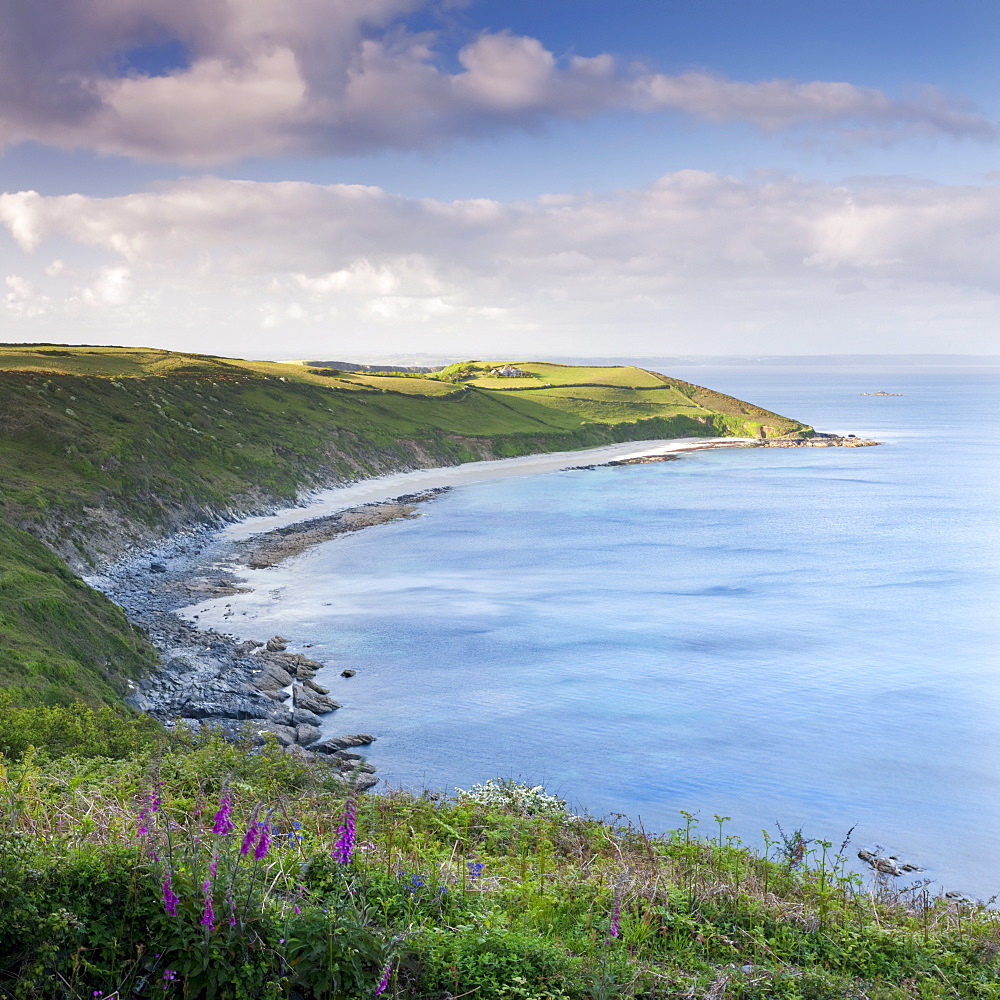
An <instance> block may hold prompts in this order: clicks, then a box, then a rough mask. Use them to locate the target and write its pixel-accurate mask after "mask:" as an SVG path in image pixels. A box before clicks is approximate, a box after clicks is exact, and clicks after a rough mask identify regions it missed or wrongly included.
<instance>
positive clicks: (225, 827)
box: [212, 790, 235, 836]
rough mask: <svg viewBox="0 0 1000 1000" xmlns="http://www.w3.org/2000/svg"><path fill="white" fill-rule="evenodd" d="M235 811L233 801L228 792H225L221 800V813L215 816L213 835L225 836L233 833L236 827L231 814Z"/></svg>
mask: <svg viewBox="0 0 1000 1000" xmlns="http://www.w3.org/2000/svg"><path fill="white" fill-rule="evenodd" d="M232 811H233V800H232V799H231V798H230V797H229V792H228V790H226V791H223V793H222V798H220V799H219V811H218V812H217V813H216V814H215V823H214V824H213V826H212V833H221V834H222V835H223V836H225V835H226V834H227V833H232V832H233V830H234V829H235V827H234V826H233V821H232V820H231V819H230V818H229V814H230V813H231V812H232Z"/></svg>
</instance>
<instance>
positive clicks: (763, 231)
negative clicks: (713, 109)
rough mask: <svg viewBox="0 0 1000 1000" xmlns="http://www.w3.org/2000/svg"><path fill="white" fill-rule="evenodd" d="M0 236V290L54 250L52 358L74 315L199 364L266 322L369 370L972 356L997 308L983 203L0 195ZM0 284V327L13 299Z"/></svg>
mask: <svg viewBox="0 0 1000 1000" xmlns="http://www.w3.org/2000/svg"><path fill="white" fill-rule="evenodd" d="M0 221H2V222H3V223H4V224H5V225H6V227H7V228H8V230H9V231H10V233H11V234H12V236H13V237H14V239H15V240H16V241H17V244H18V245H19V247H20V250H13V251H12V254H13V256H12V258H11V262H10V265H9V267H10V269H11V270H12V271H13V270H16V271H17V272H18V273H29V270H30V267H31V266H33V265H32V262H33V259H34V257H33V255H34V253H35V252H36V251H37V250H38V249H39V248H41V247H43V246H44V244H45V242H46V241H47V240H58V241H59V242H60V252H61V253H62V256H63V257H64V258H66V260H67V263H66V265H65V274H71V275H73V281H76V282H77V284H76V285H73V286H71V287H69V288H68V289H66V288H63V290H62V292H61V294H57V292H59V288H60V287H62V286H59V284H58V282H60V281H62V282H63V284H64V285H65V284H68V281H69V279H68V278H65V277H63V276H62V274H63V272H59V273H57V274H56V275H54V276H52V279H51V287H45V288H44V291H45V295H46V297H47V301H46V307H45V312H44V314H43V313H42V312H38V313H36V314H35V317H36V318H37V320H38V322H39V323H40V324H43V325H45V324H48V325H47V326H45V329H46V330H47V331H48V332H47V333H46V334H45V335H46V336H53V337H54V338H55V339H63V334H59V333H56V332H53V331H55V328H56V325H57V324H58V322H59V321H60V320H59V317H60V316H65V315H67V314H68V311H72V310H73V309H74V308H75V309H76V312H77V314H76V315H75V319H74V323H75V324H76V323H83V324H84V325H83V326H79V327H76V326H75V327H74V329H78V330H80V331H81V335H83V332H84V331H85V333H86V336H87V337H91V338H93V337H94V336H95V333H94V331H95V330H100V329H102V327H101V319H102V317H107V318H110V319H113V320H115V321H116V322H118V323H122V322H127V323H131V324H132V327H133V328H134V329H137V330H141V331H142V336H141V338H140V339H143V340H144V341H151V340H153V339H157V340H159V341H160V342H165V339H164V338H167V340H168V341H169V342H170V343H173V344H175V345H176V344H178V338H183V337H187V338H189V340H188V341H184V343H186V344H187V346H191V347H195V348H198V349H202V348H205V349H207V345H206V342H205V338H206V337H215V338H216V340H215V341H213V343H212V349H213V350H218V351H223V352H224V351H225V350H227V349H228V350H230V351H234V350H235V348H234V347H233V346H232V343H233V342H236V341H234V340H230V338H245V337H246V336H247V334H246V331H247V329H259V328H260V327H261V326H263V327H264V328H265V329H266V330H268V331H272V332H277V333H281V334H283V335H287V336H286V337H285V339H286V340H288V341H290V340H291V339H292V338H295V340H296V342H297V343H298V342H302V343H303V344H304V343H305V341H304V340H303V339H302V338H307V339H308V338H309V337H320V336H325V335H326V334H325V333H324V331H329V330H331V329H333V330H337V331H340V332H341V334H342V335H343V336H350V337H352V338H360V339H359V340H355V344H359V343H362V342H363V343H364V344H370V345H372V349H373V350H374V349H375V348H374V345H375V344H376V343H381V344H384V343H386V342H387V341H391V342H393V343H397V342H402V341H405V340H406V339H407V338H412V337H419V338H421V339H422V341H424V342H425V343H428V342H429V341H428V338H430V340H433V341H434V342H435V343H437V344H439V345H440V344H443V343H445V342H448V343H459V342H463V343H464V342H466V341H468V339H469V338H473V340H474V342H475V343H480V344H482V343H488V342H492V343H497V344H501V343H502V344H508V343H509V344H510V345H511V346H516V345H517V344H523V345H524V346H526V347H535V348H536V349H537V348H540V347H541V346H542V345H543V344H544V345H546V349H547V350H549V351H555V350H557V349H559V348H558V345H559V344H562V345H563V346H562V349H563V350H568V349H572V348H579V347H580V346H584V347H585V349H586V350H588V351H591V352H593V351H602V352H603V353H607V351H608V350H609V348H608V347H607V346H606V344H605V346H603V347H602V346H600V345H601V344H602V343H605V341H606V340H607V338H608V337H615V338H622V337H625V338H627V339H628V340H629V344H630V345H631V346H630V347H629V349H630V350H632V351H638V350H644V351H647V352H648V351H649V350H650V349H652V348H651V345H654V344H656V343H659V341H660V340H664V341H668V342H669V345H670V346H669V350H670V351H672V352H676V351H678V350H680V349H681V347H682V346H683V345H682V344H680V343H679V342H678V338H679V339H680V340H681V341H684V342H685V343H686V350H687V352H688V353H691V352H699V351H706V350H709V349H714V350H727V349H728V350H739V349H744V350H754V351H757V350H760V351H779V350H782V349H789V348H792V347H794V349H795V350H805V349H806V345H807V343H809V342H810V341H812V342H813V346H814V347H815V348H817V349H819V347H820V346H821V341H822V338H832V339H833V340H832V342H835V346H832V347H831V346H830V342H827V349H829V350H841V349H848V345H849V344H853V345H854V347H853V348H852V349H858V350H861V349H865V345H868V347H867V349H871V350H876V349H880V348H877V347H876V346H874V345H875V342H874V341H872V339H871V338H873V337H876V338H879V337H880V338H882V340H881V341H880V342H881V343H882V344H883V347H884V349H886V350H889V349H897V348H896V346H892V347H890V346H888V345H889V342H890V341H892V343H893V345H895V341H894V340H893V338H902V339H903V340H904V341H905V340H907V338H909V340H910V342H911V347H912V345H913V344H914V343H917V342H919V343H922V344H924V345H925V348H926V349H931V346H928V345H932V344H934V343H936V344H938V347H939V349H943V350H944V349H946V350H952V349H958V347H957V345H958V344H959V343H960V342H962V343H965V344H966V348H965V349H968V350H987V349H988V345H989V344H991V343H992V339H993V337H994V336H995V327H996V320H997V313H998V309H1000V276H998V273H997V270H996V268H995V266H994V261H995V260H996V259H997V258H998V256H1000V186H995V185H986V186H980V187H936V186H924V187H917V186H912V185H911V186H904V185H893V184H888V183H887V184H883V185H878V184H874V183H871V184H868V185H866V186H854V187H846V186H833V185H828V184H821V183H815V182H808V181H804V180H800V179H796V178H794V177H787V176H768V177H763V178H761V179H756V180H741V179H736V178H733V177H725V176H719V175H715V174H709V173H704V172H700V171H680V172H677V173H673V174H668V175H666V176H664V177H662V178H660V179H659V180H658V181H656V182H655V183H653V184H651V185H650V186H649V187H647V188H644V189H640V190H630V191H619V192H616V193H614V194H610V195H607V196H603V197H597V196H593V195H588V196H573V195H561V196H547V197H544V198H540V199H538V200H536V201H532V202H515V203H502V202H497V201H488V200H483V199H478V200H470V201H456V202H441V201H434V200H430V199H424V200H414V199H406V198H402V197H399V196H396V195H391V194H387V193H386V192H384V191H382V190H380V189H378V188H373V187H360V186H357V185H332V186H319V185H312V184H306V183H299V182H296V183H291V182H285V183H275V184H263V183H253V182H247V181H225V180H217V179H203V180H198V181H188V182H180V183H177V184H174V185H173V186H172V187H169V188H166V189H164V190H161V191H156V192H146V193H141V194H130V195H124V196H121V197H115V198H103V199H102V198H87V197H82V196H79V195H71V196H63V197H41V196H39V195H36V194H34V193H31V192H28V193H23V192H22V193H19V194H8V195H2V196H0ZM95 254H96V255H97V256H98V257H103V260H102V261H100V262H99V263H97V264H96V265H95V263H94V256H95ZM206 260H210V262H211V264H210V266H208V265H206ZM38 266H39V267H40V266H41V265H38ZM25 280H27V279H25ZM9 287H10V289H11V291H10V292H9V293H8V309H11V308H17V306H16V303H17V302H20V301H22V300H24V301H28V299H29V297H30V296H29V292H28V291H27V290H22V286H20V285H17V286H14V285H10V286H9ZM26 287H27V286H24V288H26ZM847 293H850V294H847ZM31 294H32V295H33V294H35V293H34V292H31ZM39 294H40V293H39ZM11 296H13V299H12V298H11ZM11 303H15V305H13V306H12V305H11ZM80 303H82V304H83V305H84V306H86V307H87V313H88V315H89V316H90V317H91V318H90V319H89V320H87V319H86V317H84V316H83V315H82V314H80V313H79V304H80ZM942 317H951V319H950V320H948V321H947V322H944V321H943V320H942ZM87 322H90V323H91V324H92V326H91V327H89V328H88V327H87V326H86V323H87ZM19 336H22V334H20V333H19ZM39 336H41V334H39ZM935 338H936V339H935ZM963 338H964V340H963ZM133 339H134V338H133ZM238 342H240V343H242V342H243V341H242V339H240V340H239V341H238ZM227 343H228V344H230V346H229V347H228V348H227V347H226V344H227ZM711 343H714V344H715V346H714V347H711V348H710V347H709V344H711ZM282 344H283V345H284V341H282ZM622 347H623V349H624V347H625V345H624V343H623V344H622ZM275 349H283V347H279V348H275ZM287 349H288V350H294V349H295V348H293V347H292V346H291V344H290V343H289V345H288V347H287ZM355 349H357V348H355ZM912 349H917V348H916V347H912ZM664 350H666V348H664Z"/></svg>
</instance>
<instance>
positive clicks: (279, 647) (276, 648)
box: [264, 635, 288, 653]
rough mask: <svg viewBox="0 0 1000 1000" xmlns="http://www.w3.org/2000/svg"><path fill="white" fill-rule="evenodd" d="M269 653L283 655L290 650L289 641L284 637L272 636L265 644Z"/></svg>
mask: <svg viewBox="0 0 1000 1000" xmlns="http://www.w3.org/2000/svg"><path fill="white" fill-rule="evenodd" d="M264 646H265V649H267V651H268V652H269V653H283V652H284V651H285V650H286V649H288V640H287V639H286V638H285V637H284V636H283V635H275V636H272V637H271V638H270V639H268V640H267V642H266V643H265V644H264Z"/></svg>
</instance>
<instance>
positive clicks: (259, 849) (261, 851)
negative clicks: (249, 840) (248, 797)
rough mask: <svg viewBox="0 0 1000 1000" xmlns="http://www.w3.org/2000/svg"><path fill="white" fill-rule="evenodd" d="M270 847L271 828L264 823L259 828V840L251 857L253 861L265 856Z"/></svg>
mask: <svg viewBox="0 0 1000 1000" xmlns="http://www.w3.org/2000/svg"><path fill="white" fill-rule="evenodd" d="M270 846H271V828H270V826H268V825H267V824H266V823H265V824H264V825H263V826H262V827H261V831H260V840H258V841H257V846H256V847H255V848H254V852H253V856H254V859H255V860H257V861H260V859H261V858H262V857H264V855H265V854H267V849H268V848H269V847H270Z"/></svg>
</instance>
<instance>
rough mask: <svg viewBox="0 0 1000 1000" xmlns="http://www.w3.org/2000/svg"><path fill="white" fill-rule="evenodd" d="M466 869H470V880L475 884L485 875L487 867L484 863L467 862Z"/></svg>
mask: <svg viewBox="0 0 1000 1000" xmlns="http://www.w3.org/2000/svg"><path fill="white" fill-rule="evenodd" d="M465 867H466V868H468V869H469V878H470V879H471V881H473V882H475V881H476V879H477V878H479V876H480V875H482V874H483V869H484V868H485V867H486V865H485V864H483V862H482V861H466V862H465Z"/></svg>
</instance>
